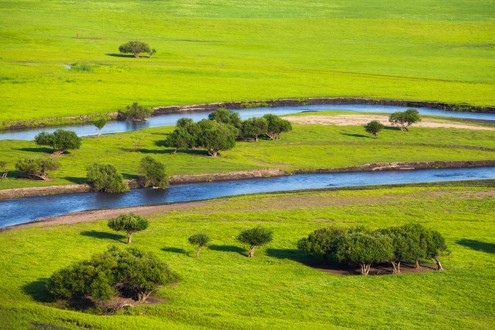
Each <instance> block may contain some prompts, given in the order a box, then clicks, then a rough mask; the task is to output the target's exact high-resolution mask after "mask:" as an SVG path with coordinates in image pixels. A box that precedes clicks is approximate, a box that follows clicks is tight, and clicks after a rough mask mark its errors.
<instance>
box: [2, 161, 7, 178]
mask: <svg viewBox="0 0 495 330" xmlns="http://www.w3.org/2000/svg"><path fill="white" fill-rule="evenodd" d="M5 166H7V162H6V161H3V160H2V161H0V172H3V174H2V179H3V180H5V179H7V174H8V172H7V171H6V170H5Z"/></svg>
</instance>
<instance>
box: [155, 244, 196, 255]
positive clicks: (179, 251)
mask: <svg viewBox="0 0 495 330" xmlns="http://www.w3.org/2000/svg"><path fill="white" fill-rule="evenodd" d="M161 250H162V251H163V252H172V253H177V254H184V255H189V253H188V252H187V251H186V250H184V249H181V248H176V247H172V246H170V247H164V248H162V249H161Z"/></svg>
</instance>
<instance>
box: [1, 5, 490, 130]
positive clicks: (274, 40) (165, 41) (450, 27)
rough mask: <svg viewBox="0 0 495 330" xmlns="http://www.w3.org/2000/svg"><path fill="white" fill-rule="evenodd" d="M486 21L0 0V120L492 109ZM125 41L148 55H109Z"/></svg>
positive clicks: (376, 8) (479, 17)
mask: <svg viewBox="0 0 495 330" xmlns="http://www.w3.org/2000/svg"><path fill="white" fill-rule="evenodd" d="M494 14H495V2H494V1H493V0H445V1H441V3H439V2H434V1H429V0H417V1H414V2H408V1H394V2H393V4H392V3H391V2H390V1H388V0H374V1H368V0H352V1H349V0H335V1H327V0H298V1H294V0H282V1H280V0H263V1H261V0H256V1H241V0H212V1H197V0H170V1H145V0H142V1H137V0H136V1H120V0H107V1H95V0H89V1H62V0H54V1H41V0H23V1H18V0H15V1H14V0H0V21H1V22H2V24H0V42H1V43H2V46H3V47H2V49H3V50H2V54H1V56H0V93H1V97H0V108H1V109H2V110H1V118H0V122H3V121H5V122H7V121H8V122H10V121H12V120H27V119H40V118H46V117H60V116H71V115H80V114H95V113H102V112H110V111H115V110H117V109H120V108H123V107H125V106H126V105H127V104H130V103H131V102H133V101H138V102H140V103H142V104H145V105H150V106H158V105H171V104H189V103H196V102H211V101H231V100H252V99H274V98H285V97H312V96H314V97H317V96H362V97H372V98H393V99H409V100H431V101H444V102H448V103H468V104H472V105H495V99H494V96H493V95H494V93H493V90H494V88H495V80H494V77H495V66H494V56H493V47H494V40H495V23H494V21H493V16H494ZM133 39H139V40H143V41H146V42H148V43H149V44H150V46H151V47H152V48H156V49H157V51H158V52H157V54H156V55H155V56H153V58H151V59H149V58H140V59H134V58H131V57H122V56H120V54H118V46H119V45H120V44H122V43H124V42H127V41H128V40H133ZM74 63H77V64H79V65H81V64H85V65H89V67H90V71H80V70H77V69H73V70H69V69H67V68H66V67H64V64H74Z"/></svg>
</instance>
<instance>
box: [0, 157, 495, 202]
mask: <svg viewBox="0 0 495 330" xmlns="http://www.w3.org/2000/svg"><path fill="white" fill-rule="evenodd" d="M491 166H495V160H478V161H432V162H391V163H369V164H364V165H361V166H351V167H344V168H334V169H329V168H320V169H314V170H305V169H299V170H295V171H291V172H287V171H283V170H281V169H259V170H250V171H233V172H226V173H208V174H189V175H173V176H171V177H170V184H172V185H174V184H184V183H200V182H213V181H227V180H243V179H256V178H268V177H278V176H286V175H291V174H309V173H346V172H368V171H402V170H423V169H436V168H475V167H491ZM128 183H129V187H130V188H131V189H139V188H140V187H139V185H138V183H137V180H128ZM91 191H92V188H91V186H90V185H88V184H74V185H60V186H48V187H28V188H15V189H4V190H0V200H2V199H13V198H23V197H33V196H46V195H57V194H70V193H86V192H91Z"/></svg>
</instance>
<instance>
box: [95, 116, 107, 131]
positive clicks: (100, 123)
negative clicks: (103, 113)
mask: <svg viewBox="0 0 495 330" xmlns="http://www.w3.org/2000/svg"><path fill="white" fill-rule="evenodd" d="M106 124H107V119H106V118H104V117H100V118H98V119H96V120H95V121H94V122H93V125H95V127H96V128H97V129H98V136H100V135H101V130H102V129H103V127H105V125H106Z"/></svg>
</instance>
